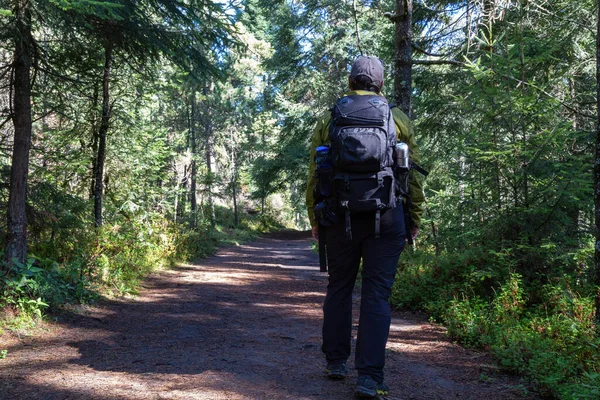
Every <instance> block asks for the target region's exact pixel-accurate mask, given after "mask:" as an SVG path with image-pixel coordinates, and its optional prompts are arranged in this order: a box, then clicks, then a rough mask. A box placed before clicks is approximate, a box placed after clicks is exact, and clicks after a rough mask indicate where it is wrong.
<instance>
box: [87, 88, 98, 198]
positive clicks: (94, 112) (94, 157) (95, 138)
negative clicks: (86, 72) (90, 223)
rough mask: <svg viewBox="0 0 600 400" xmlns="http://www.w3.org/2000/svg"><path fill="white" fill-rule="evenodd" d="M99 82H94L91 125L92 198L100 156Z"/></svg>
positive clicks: (91, 196) (92, 196)
mask: <svg viewBox="0 0 600 400" xmlns="http://www.w3.org/2000/svg"><path fill="white" fill-rule="evenodd" d="M98 86H99V85H98V84H97V83H96V84H94V94H93V96H92V111H91V113H92V115H91V121H90V123H91V126H92V144H91V146H92V182H91V183H90V197H89V198H90V200H91V199H93V198H94V193H95V192H96V171H97V169H96V168H97V158H98V114H97V113H98V97H99V92H100V89H99V88H98Z"/></svg>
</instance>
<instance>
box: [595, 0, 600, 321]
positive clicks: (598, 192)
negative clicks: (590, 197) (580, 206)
mask: <svg viewBox="0 0 600 400" xmlns="http://www.w3.org/2000/svg"><path fill="white" fill-rule="evenodd" d="M596 3H600V1H597V2H596ZM596 8H597V9H598V15H597V17H598V20H597V24H598V25H597V31H596V102H597V103H596V117H597V120H596V160H595V162H594V211H595V217H596V246H595V252H594V261H595V272H596V273H595V279H594V280H595V282H594V283H595V284H596V301H595V303H596V304H595V306H596V317H595V322H596V325H597V326H600V4H596Z"/></svg>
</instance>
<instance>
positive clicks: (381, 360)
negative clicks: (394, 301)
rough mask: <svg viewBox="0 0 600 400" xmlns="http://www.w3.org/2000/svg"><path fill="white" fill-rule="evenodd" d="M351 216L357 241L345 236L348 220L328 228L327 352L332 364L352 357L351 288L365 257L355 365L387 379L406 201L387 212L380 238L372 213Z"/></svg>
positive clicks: (324, 340) (325, 329)
mask: <svg viewBox="0 0 600 400" xmlns="http://www.w3.org/2000/svg"><path fill="white" fill-rule="evenodd" d="M351 220H352V240H348V239H347V238H346V235H345V224H344V222H342V223H340V224H337V225H335V226H333V227H329V228H328V229H327V256H328V259H329V260H328V261H329V284H328V285H327V296H326V297H325V304H324V305H323V313H324V320H323V346H322V350H323V352H324V353H325V356H326V358H327V362H328V363H330V364H335V363H342V362H346V360H347V359H348V357H349V356H350V349H351V340H352V291H353V289H354V282H355V280H356V275H357V273H358V268H359V265H360V260H361V259H362V261H363V269H362V291H361V303H360V319H359V323H358V339H357V342H356V354H355V365H356V369H357V370H358V373H359V374H361V375H369V376H371V377H372V378H373V379H375V380H376V381H377V382H383V367H384V365H385V346H386V343H387V339H388V334H389V331H390V322H391V317H390V303H389V298H390V295H391V292H392V285H393V283H394V276H395V275H396V268H397V265H398V259H399V258H400V253H402V249H403V248H404V239H405V236H406V229H405V226H404V215H403V212H402V203H401V202H400V204H398V206H397V207H396V208H395V209H393V210H388V211H386V212H385V213H383V214H382V216H381V233H380V237H379V238H375V216H374V215H373V214H370V215H364V214H354V215H352V219H351Z"/></svg>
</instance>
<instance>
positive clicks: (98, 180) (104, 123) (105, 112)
mask: <svg viewBox="0 0 600 400" xmlns="http://www.w3.org/2000/svg"><path fill="white" fill-rule="evenodd" d="M111 64H112V45H111V44H110V43H107V44H105V45H104V77H103V80H102V119H101V120H100V129H99V130H98V154H97V156H96V171H95V172H96V175H95V176H94V180H95V188H94V218H95V221H96V226H97V227H99V226H102V195H103V194H104V160H105V159H106V134H107V132H108V125H109V122H110V68H111Z"/></svg>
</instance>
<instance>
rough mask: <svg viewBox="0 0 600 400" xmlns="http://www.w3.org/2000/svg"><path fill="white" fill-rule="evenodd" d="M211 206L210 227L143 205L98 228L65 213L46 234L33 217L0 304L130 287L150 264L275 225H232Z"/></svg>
mask: <svg viewBox="0 0 600 400" xmlns="http://www.w3.org/2000/svg"><path fill="white" fill-rule="evenodd" d="M216 212H217V221H218V223H217V224H216V225H215V226H212V225H211V224H210V223H209V222H208V221H206V220H203V219H201V220H200V221H197V223H196V226H195V227H194V228H192V227H191V224H189V222H186V221H184V222H183V223H179V224H175V223H174V222H173V221H171V220H169V219H167V218H165V216H163V215H162V214H150V213H143V212H139V213H137V214H131V213H130V214H128V215H126V216H125V218H120V219H119V220H117V221H116V222H110V221H108V222H107V223H106V224H105V225H103V226H102V227H101V228H99V229H94V228H91V227H90V224H88V226H87V227H84V226H83V225H82V224H81V223H80V220H79V219H78V218H72V219H71V224H70V225H68V226H60V234H58V233H53V230H54V229H55V228H56V226H54V225H53V224H56V223H57V222H56V221H55V220H54V219H53V218H49V219H48V220H49V221H51V223H50V224H49V225H47V226H45V227H44V226H43V224H42V223H41V222H40V221H39V220H38V225H37V226H36V234H37V238H38V242H36V243H34V244H32V246H30V250H31V251H32V252H33V254H36V255H33V254H32V255H31V256H30V257H29V259H28V261H27V263H26V264H25V265H21V264H19V263H15V264H13V265H12V266H11V267H10V269H9V271H8V273H7V274H5V275H0V310H1V309H8V308H10V309H11V310H13V311H14V313H16V314H18V315H21V316H23V317H27V316H30V317H41V316H42V314H43V313H44V312H45V311H52V310H54V309H55V308H57V307H60V306H61V305H63V304H68V303H85V302H89V301H92V300H93V299H94V298H96V297H97V296H98V295H99V294H108V295H125V294H136V293H137V288H138V286H139V283H140V280H141V279H143V278H144V277H145V276H147V275H148V274H149V273H151V272H153V271H155V270H157V269H161V268H167V267H169V266H171V265H173V264H174V263H175V262H177V261H187V260H190V259H195V258H199V257H206V256H209V255H211V254H213V253H214V252H215V251H216V249H217V247H218V246H220V245H237V244H239V243H242V242H245V241H249V240H252V239H254V238H256V237H257V236H258V235H259V234H260V233H264V232H269V231H273V230H276V229H281V228H282V226H281V225H280V224H279V223H278V222H277V221H276V220H275V219H274V218H271V217H268V216H254V217H244V218H242V219H241V220H240V222H239V224H238V226H237V227H235V226H234V225H235V224H234V216H233V213H232V212H231V211H230V210H228V209H226V208H221V207H217V210H216ZM69 232H70V234H69ZM0 256H1V254H0ZM53 257H54V258H53ZM1 270H2V269H0V271H1ZM4 270H6V268H4Z"/></svg>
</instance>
